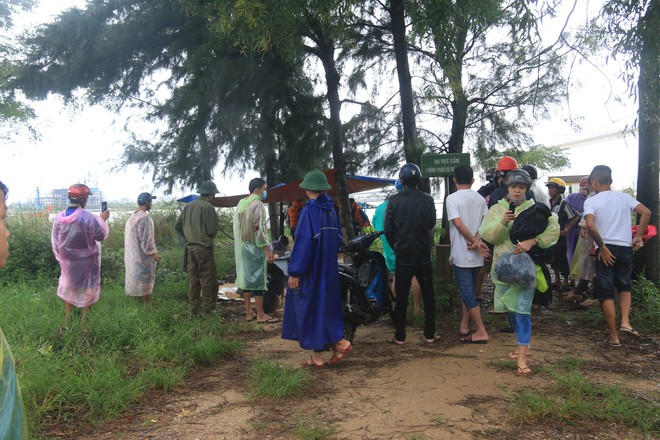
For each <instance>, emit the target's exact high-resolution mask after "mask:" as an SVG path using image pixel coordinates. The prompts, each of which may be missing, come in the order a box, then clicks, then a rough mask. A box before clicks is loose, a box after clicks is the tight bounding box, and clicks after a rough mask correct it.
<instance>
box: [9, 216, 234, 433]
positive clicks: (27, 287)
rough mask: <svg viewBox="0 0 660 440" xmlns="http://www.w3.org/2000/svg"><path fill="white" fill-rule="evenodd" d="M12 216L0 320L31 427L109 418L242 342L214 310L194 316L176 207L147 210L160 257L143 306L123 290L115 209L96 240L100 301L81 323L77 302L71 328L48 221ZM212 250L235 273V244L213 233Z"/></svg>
mask: <svg viewBox="0 0 660 440" xmlns="http://www.w3.org/2000/svg"><path fill="white" fill-rule="evenodd" d="M10 214H11V217H10V218H9V222H8V226H9V229H10V231H11V236H10V253H11V255H10V258H9V260H8V264H7V267H6V268H5V270H3V271H0V288H1V289H2V295H1V296H0V325H1V326H2V328H3V331H4V332H5V335H6V337H7V339H8V341H9V342H10V345H11V347H12V351H13V354H14V357H15V359H16V365H17V371H18V374H19V379H20V384H21V389H22V392H23V398H24V401H25V405H26V413H27V414H28V419H29V420H28V421H29V423H30V430H31V432H32V433H33V434H36V433H38V432H40V431H41V430H42V429H43V428H44V427H45V426H46V425H47V424H48V423H52V422H57V421H66V420H77V421H78V423H97V422H99V421H102V420H105V419H108V418H109V417H112V416H114V415H116V414H119V413H120V412H122V411H124V410H125V409H127V408H128V407H130V406H131V405H132V404H134V403H135V402H136V401H138V400H139V399H141V398H143V396H144V393H145V392H147V391H148V390H151V389H161V390H163V391H169V390H171V389H173V388H175V387H177V386H178V385H180V384H182V383H183V378H184V376H185V374H186V373H188V372H189V371H190V370H191V369H193V368H196V367H198V366H202V365H209V364H211V363H213V362H214V361H216V360H217V359H221V358H224V359H228V358H232V357H234V356H236V354H237V353H238V351H239V350H240V348H241V345H240V344H239V343H238V342H236V341H233V340H229V339H226V336H227V333H228V332H230V331H233V330H234V329H233V327H232V326H229V325H218V321H219V320H220V319H221V314H220V313H217V314H215V315H213V316H209V317H194V318H193V317H192V316H191V315H190V312H189V307H188V302H187V297H188V294H187V291H188V279H187V275H186V274H185V273H183V271H182V263H183V247H182V246H179V245H178V244H177V242H176V240H177V239H176V236H175V232H174V220H173V219H175V218H176V215H177V211H175V210H174V209H170V210H169V211H168V210H166V209H163V210H160V211H155V212H153V213H152V216H153V219H154V224H155V228H156V234H157V241H158V243H159V253H160V254H161V257H162V259H161V261H160V262H159V264H158V269H157V272H156V284H155V290H154V295H153V304H152V305H151V306H149V307H144V306H142V305H141V304H139V305H138V304H136V302H135V301H134V300H133V299H132V298H129V297H126V295H124V289H123V288H124V258H123V247H124V224H125V221H126V218H127V216H128V214H126V215H123V216H122V215H113V217H111V220H110V224H109V226H110V237H109V238H108V240H107V241H105V242H104V243H103V245H102V248H103V254H102V265H101V270H102V286H101V299H100V300H99V302H98V303H97V304H95V305H94V306H93V307H92V311H91V313H90V314H89V315H88V320H87V322H86V323H85V326H84V328H81V327H80V325H79V324H78V318H79V312H78V311H77V309H75V310H74V313H73V316H72V321H71V322H72V323H71V324H70V326H69V328H68V329H66V328H64V327H61V323H63V321H64V314H63V304H62V301H61V300H60V299H59V298H58V297H57V296H56V293H55V292H56V290H57V275H58V273H59V266H58V264H57V261H55V259H54V257H53V253H52V250H51V245H50V231H51V228H52V223H51V222H50V221H49V220H48V218H47V217H42V216H39V215H37V214H36V213H34V212H31V211H25V212H16V211H12V212H10ZM224 219H225V221H227V216H224ZM159 236H160V240H159ZM218 249H226V250H227V252H224V255H223V256H222V257H221V258H218V270H219V272H220V273H231V272H233V271H234V269H233V266H234V262H233V258H234V256H233V244H232V243H228V241H227V240H224V241H223V240H218ZM229 251H231V252H229Z"/></svg>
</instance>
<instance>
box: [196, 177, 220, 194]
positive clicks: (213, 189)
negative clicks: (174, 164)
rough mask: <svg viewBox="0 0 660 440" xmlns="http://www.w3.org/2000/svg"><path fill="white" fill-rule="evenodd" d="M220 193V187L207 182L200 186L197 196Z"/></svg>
mask: <svg viewBox="0 0 660 440" xmlns="http://www.w3.org/2000/svg"><path fill="white" fill-rule="evenodd" d="M219 192H220V191H218V187H217V186H215V183H213V182H211V181H210V180H207V181H206V182H203V183H202V184H201V185H200V186H199V189H198V190H197V194H213V195H215V194H217V193H219Z"/></svg>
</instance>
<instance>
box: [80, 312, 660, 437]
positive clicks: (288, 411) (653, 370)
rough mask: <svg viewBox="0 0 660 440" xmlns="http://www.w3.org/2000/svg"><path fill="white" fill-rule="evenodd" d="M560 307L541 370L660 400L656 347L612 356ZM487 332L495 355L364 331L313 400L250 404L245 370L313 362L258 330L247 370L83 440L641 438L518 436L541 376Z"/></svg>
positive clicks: (222, 368)
mask: <svg viewBox="0 0 660 440" xmlns="http://www.w3.org/2000/svg"><path fill="white" fill-rule="evenodd" d="M563 306H564V307H560V308H559V310H554V311H551V312H544V313H543V314H541V315H534V316H533V323H534V329H533V332H534V334H533V336H532V344H533V347H532V351H533V357H532V358H531V359H530V365H531V367H532V368H533V369H534V368H536V369H539V368H540V367H541V366H543V365H548V364H552V363H556V361H557V360H558V359H559V358H566V357H575V358H581V359H584V360H585V361H587V366H588V368H586V374H587V375H588V376H589V377H590V378H592V379H595V380H601V381H607V382H612V383H622V384H625V385H626V386H628V387H631V388H633V389H640V390H644V391H646V392H651V393H657V392H658V383H660V381H659V379H660V363H659V362H658V357H659V356H660V351H659V349H658V344H656V343H655V342H654V341H653V339H650V338H649V339H643V340H630V339H624V343H625V344H624V347H623V348H622V349H611V348H606V347H604V346H603V344H602V340H603V338H604V336H603V335H604V334H603V331H602V329H594V328H589V327H581V326H579V325H578V324H577V322H576V320H575V317H576V314H578V313H582V312H581V311H576V310H570V307H569V306H568V305H563ZM228 307H229V308H230V309H231V311H230V313H229V315H230V316H229V319H237V320H238V319H242V317H241V316H240V310H241V308H240V307H241V306H240V304H238V305H237V306H234V305H230V306H228ZM234 308H236V310H237V311H234ZM488 321H489V322H488V324H487V327H488V330H489V331H490V332H491V340H490V341H489V343H488V344H486V345H476V344H461V343H460V342H458V336H457V335H456V333H455V329H452V328H451V327H450V326H449V325H445V326H442V328H440V329H439V334H441V335H442V339H441V340H440V341H439V342H438V343H436V344H433V345H428V344H426V343H424V342H423V341H422V340H421V333H420V332H419V331H417V330H415V329H412V330H411V331H410V332H409V336H408V341H407V343H406V345H404V346H393V345H390V344H386V343H385V342H384V340H385V338H386V337H388V336H390V335H391V334H392V330H391V327H390V323H389V319H386V318H385V319H383V320H381V322H379V323H377V324H375V325H373V326H370V327H361V328H359V329H358V333H357V336H356V339H355V350H354V351H353V352H352V353H351V355H350V356H349V357H347V358H346V359H345V360H344V361H343V362H342V363H340V364H338V365H337V366H335V367H332V368H326V369H323V370H315V371H312V372H311V373H312V374H313V376H314V379H313V380H314V386H313V387H312V390H311V391H310V393H309V395H308V396H306V397H304V398H301V399H298V400H295V401H284V402H280V401H252V400H250V398H249V389H248V385H247V372H246V367H247V365H248V362H249V360H250V359H255V358H258V357H262V358H265V359H271V360H277V361H278V362H279V363H281V364H284V365H290V366H297V365H298V364H299V362H300V361H301V360H302V359H303V358H304V356H305V353H304V352H302V351H301V350H300V349H299V348H298V346H297V344H295V343H293V342H290V341H283V340H282V339H280V337H279V330H280V325H279V324H273V325H267V326H265V327H264V326H258V325H256V324H255V332H254V333H251V334H249V337H250V338H253V340H251V341H249V342H248V343H247V349H246V351H245V352H244V354H243V357H242V358H241V359H238V360H235V361H234V362H231V363H225V364H220V365H217V366H215V367H213V368H208V369H203V370H200V371H198V372H196V373H195V374H194V375H193V377H191V378H189V379H188V380H187V382H186V384H185V386H184V387H182V388H181V389H180V390H177V391H174V392H171V393H169V394H154V395H153V398H152V399H151V400H150V401H149V402H145V403H144V404H142V405H140V406H138V407H137V408H136V409H135V410H134V411H132V412H131V413H129V414H125V415H124V416H122V417H120V418H119V419H116V420H114V421H112V422H110V423H108V424H106V425H104V426H98V427H94V428H87V429H85V432H78V433H76V438H82V439H90V440H91V439H94V440H98V439H190V440H194V439H200V440H207V439H293V438H296V437H295V436H294V435H293V433H292V431H291V429H292V427H294V426H295V423H296V421H302V422H303V423H305V424H307V425H309V424H312V423H313V422H315V421H316V422H318V423H320V424H321V425H326V426H329V425H332V426H334V427H335V428H336V430H337V431H338V434H337V438H340V439H473V438H493V439H516V438H538V439H553V438H556V439H560V438H561V439H564V438H575V439H592V438H593V439H596V438H600V439H602V438H636V437H640V438H641V436H639V435H638V434H637V433H635V432H634V431H632V432H631V431H628V430H624V431H621V430H620V429H619V428H618V427H607V426H600V427H598V426H597V427H591V428H590V429H596V432H591V431H590V429H586V428H581V429H577V428H571V429H567V428H565V427H562V426H539V427H532V428H525V431H524V434H522V433H519V432H518V430H517V429H516V424H514V423H512V417H511V409H510V408H511V406H510V404H509V402H510V399H511V392H512V390H515V389H519V388H521V387H522V386H529V387H533V388H538V387H539V386H541V385H542V384H543V381H544V378H543V374H535V375H533V376H531V377H517V376H516V375H515V374H514V371H513V370H512V369H502V368H501V367H502V363H501V362H499V361H500V360H501V359H503V358H504V357H505V356H506V354H507V353H508V352H509V351H511V350H512V349H513V348H514V338H513V335H511V334H506V333H500V332H498V330H497V327H498V326H500V325H502V324H503V323H504V320H503V318H502V317H492V316H491V317H490V318H489V320H488ZM262 327H263V328H262ZM498 366H499V368H498Z"/></svg>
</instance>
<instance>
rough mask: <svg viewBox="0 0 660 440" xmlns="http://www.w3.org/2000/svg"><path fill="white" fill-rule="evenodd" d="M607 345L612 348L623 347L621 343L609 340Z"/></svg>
mask: <svg viewBox="0 0 660 440" xmlns="http://www.w3.org/2000/svg"><path fill="white" fill-rule="evenodd" d="M607 345H608V346H610V347H612V348H619V347H621V342H612V341H610V340H609V339H608V340H607Z"/></svg>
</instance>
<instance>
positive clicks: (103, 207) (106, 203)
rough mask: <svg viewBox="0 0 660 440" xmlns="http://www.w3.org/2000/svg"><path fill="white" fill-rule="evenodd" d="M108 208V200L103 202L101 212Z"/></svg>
mask: <svg viewBox="0 0 660 440" xmlns="http://www.w3.org/2000/svg"><path fill="white" fill-rule="evenodd" d="M107 210H108V202H101V212H105V211H107Z"/></svg>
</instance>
